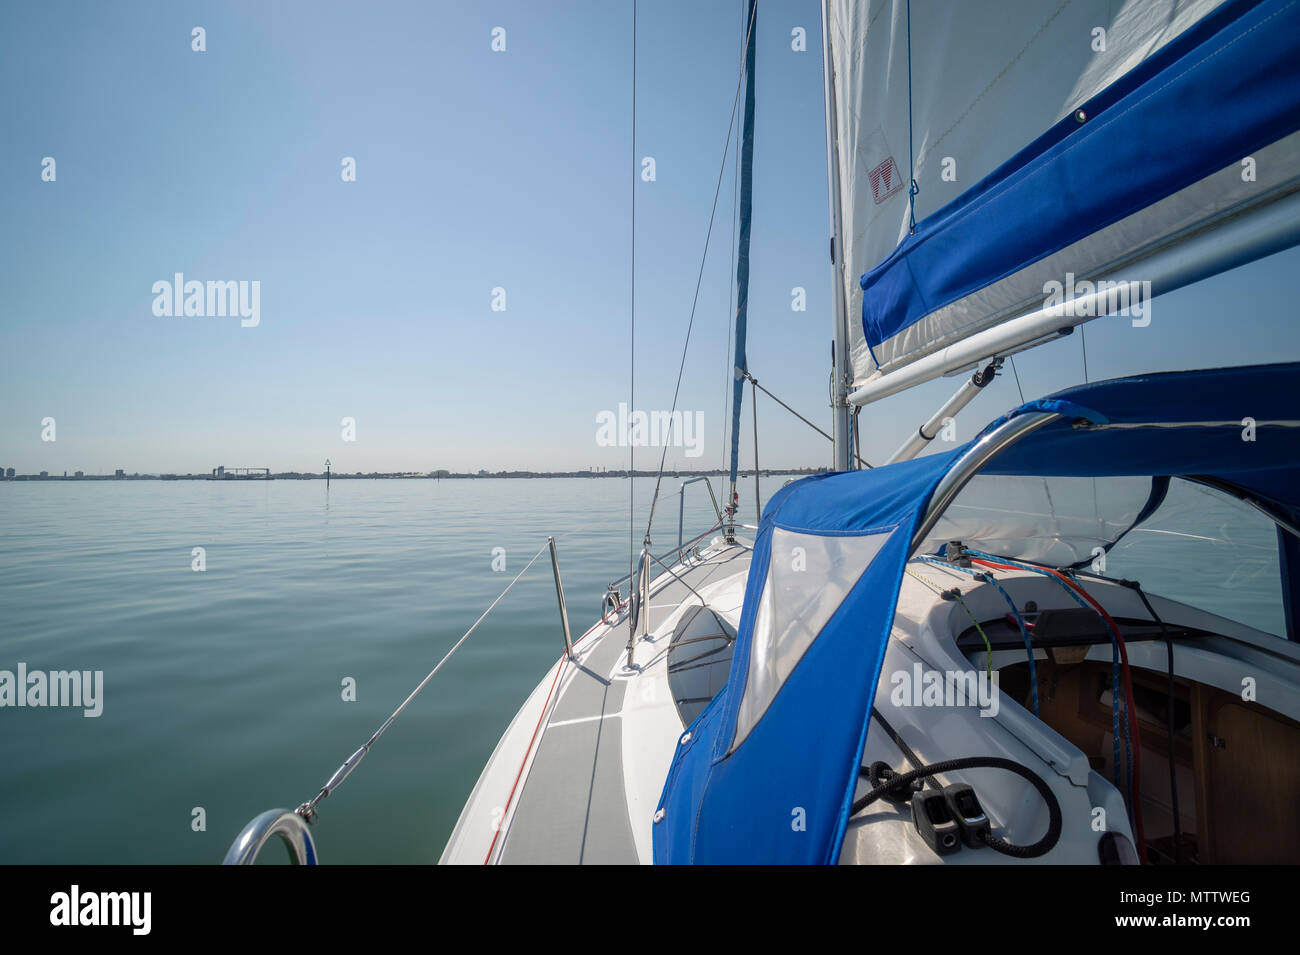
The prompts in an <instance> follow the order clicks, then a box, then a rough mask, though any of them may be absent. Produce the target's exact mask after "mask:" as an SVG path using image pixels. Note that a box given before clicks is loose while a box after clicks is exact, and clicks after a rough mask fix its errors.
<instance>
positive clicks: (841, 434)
mask: <svg viewBox="0 0 1300 955" xmlns="http://www.w3.org/2000/svg"><path fill="white" fill-rule="evenodd" d="M830 23H831V20H830V8H829V7H828V5H827V2H826V0H822V78H823V82H824V83H825V87H826V187H827V189H828V190H829V192H830V203H829V205H830V220H831V222H830V225H831V241H830V246H831V303H832V316H831V317H832V335H833V339H832V344H831V412H832V415H833V417H834V420H833V427H832V428H831V437H832V440H833V444H832V447H833V448H834V451H833V454H834V460H833V461H832V467H834V469H835V470H836V471H847V470H849V468H850V466H851V462H852V455H851V454H850V453H849V444H850V440H851V435H850V430H849V429H850V419H849V401H848V394H849V383H850V382H851V381H852V380H853V369H852V364H851V362H850V360H849V354H848V351H849V327H848V321H847V312H848V309H847V307H846V306H845V303H844V269H843V267H842V266H841V264H840V259H841V258H842V257H843V253H842V248H843V246H842V244H841V243H840V163H839V152H838V150H837V148H836V137H835V84H834V82H833V67H832V66H831V51H830V33H831V31H830ZM858 453H859V454H861V453H862V452H861V449H858Z"/></svg>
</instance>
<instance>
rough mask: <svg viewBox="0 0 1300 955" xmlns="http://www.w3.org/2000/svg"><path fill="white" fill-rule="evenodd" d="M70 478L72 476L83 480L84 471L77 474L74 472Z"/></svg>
mask: <svg viewBox="0 0 1300 955" xmlns="http://www.w3.org/2000/svg"><path fill="white" fill-rule="evenodd" d="M72 476H73V477H78V478H84V477H85V476H86V472H85V471H77V472H75V473H74V474H73V475H72Z"/></svg>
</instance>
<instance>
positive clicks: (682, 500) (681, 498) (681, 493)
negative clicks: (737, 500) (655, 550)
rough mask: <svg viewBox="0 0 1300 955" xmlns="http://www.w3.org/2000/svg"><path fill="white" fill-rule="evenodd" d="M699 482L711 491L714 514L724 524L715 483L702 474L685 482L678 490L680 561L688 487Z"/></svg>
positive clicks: (678, 547)
mask: <svg viewBox="0 0 1300 955" xmlns="http://www.w3.org/2000/svg"><path fill="white" fill-rule="evenodd" d="M697 481H703V482H704V486H705V487H706V488H708V489H709V499H710V500H711V501H713V513H714V514H716V515H717V516H718V523H719V524H721V523H722V508H720V507H718V498H717V496H716V495H715V494H714V493H713V482H712V481H710V480H709V476H708V475H707V474H700V475H698V476H696V477H693V478H690V479H689V480H686V481H683V482H682V486H681V487H679V488H678V489H677V556H678V558H679V559H680V557H681V553H682V526H683V523H684V520H685V517H686V486H687V485H688V484H695V483H696V482H697ZM706 533H707V532H706ZM665 556H666V555H665Z"/></svg>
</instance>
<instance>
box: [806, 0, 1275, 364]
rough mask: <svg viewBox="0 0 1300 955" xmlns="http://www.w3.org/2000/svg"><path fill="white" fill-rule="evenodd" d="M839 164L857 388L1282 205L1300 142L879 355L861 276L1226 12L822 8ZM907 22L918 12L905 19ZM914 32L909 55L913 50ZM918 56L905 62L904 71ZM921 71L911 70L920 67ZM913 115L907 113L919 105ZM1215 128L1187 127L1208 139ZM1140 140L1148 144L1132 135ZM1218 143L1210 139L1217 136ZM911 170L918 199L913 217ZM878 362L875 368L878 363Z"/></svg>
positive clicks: (1121, 227) (1075, 6)
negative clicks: (1052, 295)
mask: <svg viewBox="0 0 1300 955" xmlns="http://www.w3.org/2000/svg"><path fill="white" fill-rule="evenodd" d="M827 3H828V10H827V14H828V22H829V35H828V40H829V50H830V56H831V68H832V71H833V73H832V78H831V86H832V90H833V95H834V99H835V102H834V106H835V116H836V122H835V129H834V142H835V158H836V160H837V162H838V169H839V182H840V195H839V202H840V213H841V223H842V225H841V230H842V235H841V237H840V246H841V249H842V254H841V255H840V257H839V261H840V262H841V263H842V264H841V272H840V276H839V278H840V281H842V282H843V284H844V293H845V301H846V303H847V304H846V307H847V316H848V322H847V324H848V326H849V329H850V343H849V344H850V353H851V357H852V362H853V373H854V383H855V385H860V384H862V383H863V382H864V381H867V380H868V379H870V378H872V377H873V376H876V375H879V374H880V373H881V372H885V373H887V372H889V371H891V370H894V369H896V368H898V367H901V366H903V365H905V364H907V363H909V362H911V361H914V360H916V359H918V358H920V357H922V356H924V355H926V354H929V353H931V352H933V351H935V350H937V349H939V348H942V347H944V346H945V345H948V344H951V343H953V342H954V341H958V340H961V339H963V338H965V337H967V336H969V335H970V334H972V333H974V332H976V331H980V330H983V329H985V328H989V327H991V326H992V325H996V324H998V323H999V322H1001V321H1003V320H1005V319H1007V318H1011V317H1013V316H1015V315H1017V314H1020V313H1021V311H1022V310H1024V309H1025V308H1027V307H1030V306H1038V305H1041V304H1042V293H1043V286H1044V282H1045V281H1047V280H1049V279H1052V278H1057V277H1061V276H1064V275H1065V273H1066V272H1073V273H1075V274H1077V275H1078V277H1079V278H1080V279H1084V278H1095V277H1097V276H1098V275H1099V274H1101V270H1103V269H1106V268H1111V267H1115V266H1117V265H1118V266H1120V267H1122V266H1123V265H1125V264H1126V263H1127V262H1129V261H1131V260H1132V257H1133V254H1134V253H1135V252H1138V251H1140V250H1143V249H1149V248H1151V247H1153V246H1154V244H1155V243H1158V242H1167V241H1168V240H1169V237H1171V236H1175V235H1178V234H1181V233H1186V232H1188V231H1190V230H1191V229H1193V228H1195V227H1196V226H1198V225H1199V224H1201V223H1203V222H1204V221H1205V220H1207V219H1209V218H1211V217H1213V216H1218V215H1223V214H1225V213H1227V212H1230V211H1232V210H1234V209H1236V208H1237V207H1238V206H1239V205H1240V204H1241V203H1242V202H1243V201H1244V200H1245V199H1252V198H1257V197H1259V196H1261V195H1264V194H1266V193H1268V192H1269V191H1270V190H1274V191H1277V190H1281V189H1282V188H1283V187H1284V186H1286V184H1287V183H1289V182H1292V181H1294V179H1295V176H1296V173H1297V170H1298V169H1300V162H1298V161H1297V159H1298V158H1300V152H1298V151H1297V142H1296V140H1297V137H1296V136H1295V135H1290V136H1287V137H1286V138H1285V139H1282V140H1280V141H1279V142H1276V143H1274V144H1272V145H1270V146H1268V147H1267V149H1268V150H1269V152H1267V153H1266V154H1265V153H1260V154H1257V155H1256V156H1255V158H1256V159H1257V160H1258V163H1257V166H1256V169H1257V172H1256V171H1255V170H1252V172H1254V174H1255V176H1256V178H1254V179H1252V180H1251V181H1249V182H1247V181H1244V180H1243V177H1242V176H1241V175H1239V170H1238V169H1236V168H1235V164H1234V166H1233V167H1230V168H1225V169H1222V170H1220V172H1219V173H1218V174H1216V176H1211V177H1209V178H1208V180H1207V181H1205V182H1201V183H1198V184H1197V185H1196V187H1193V188H1186V189H1183V190H1181V191H1180V192H1177V193H1175V194H1173V195H1171V196H1169V197H1167V198H1165V199H1164V200H1162V201H1161V202H1159V203H1156V204H1155V206H1153V207H1149V208H1147V209H1143V210H1141V211H1139V212H1136V213H1134V214H1133V215H1130V216H1127V217H1126V218H1124V219H1121V220H1120V221H1119V222H1116V223H1113V224H1111V225H1110V226H1109V227H1107V228H1103V229H1100V230H1098V231H1097V232H1095V233H1092V234H1090V235H1086V236H1083V237H1081V238H1080V239H1078V240H1077V241H1075V242H1073V243H1072V244H1070V245H1069V246H1068V247H1067V248H1063V249H1058V250H1056V251H1055V252H1054V253H1053V254H1051V255H1048V256H1046V257H1044V258H1041V259H1039V260H1038V261H1035V262H1033V263H1032V264H1031V265H1028V266H1027V267H1025V268H1023V269H1022V270H1019V271H1018V272H1017V273H1016V274H1009V275H1004V276H998V277H997V278H998V281H996V282H994V283H990V284H988V285H987V286H985V287H983V288H980V289H977V290H974V291H972V292H971V294H966V295H962V296H961V297H960V298H959V299H957V300H954V301H948V302H943V303H938V304H937V305H936V307H934V308H933V309H931V310H929V311H927V312H926V313H925V314H924V315H923V316H920V317H919V318H918V319H917V320H915V321H914V323H912V324H910V325H908V326H907V327H905V328H902V329H900V330H898V331H897V332H896V333H895V334H891V335H889V336H888V337H885V336H881V339H882V340H880V341H878V342H875V343H872V344H873V345H874V348H873V347H872V345H869V343H868V341H867V339H866V337H865V336H864V330H863V317H862V299H863V292H862V289H861V287H860V284H859V281H860V279H861V278H862V276H863V274H864V273H866V272H868V271H869V270H871V269H873V268H874V267H876V266H877V265H879V264H880V263H881V262H882V261H883V260H885V259H886V258H887V257H889V256H890V255H891V253H893V252H894V251H895V249H896V247H898V246H899V244H900V243H901V242H903V241H904V240H905V239H907V238H908V236H909V230H910V226H911V223H912V221H913V216H914V219H915V221H916V222H921V221H922V220H924V219H925V218H926V217H927V216H930V215H931V214H932V213H934V212H936V211H937V210H940V209H942V208H943V207H945V206H946V205H948V204H949V203H951V202H953V200H955V199H957V198H958V197H959V196H962V195H963V194H964V193H966V192H967V191H968V190H970V189H971V187H972V186H974V185H976V184H978V183H980V182H981V180H983V179H985V177H987V176H989V175H990V174H991V173H993V172H994V171H995V170H997V169H998V167H999V166H1002V165H1003V164H1004V163H1006V162H1007V160H1008V159H1010V158H1011V157H1013V156H1015V155H1016V154H1017V153H1018V152H1019V151H1021V150H1022V149H1024V148H1025V147H1026V146H1028V145H1029V144H1031V143H1033V142H1034V141H1035V140H1037V139H1038V138H1039V137H1040V136H1042V135H1043V134H1044V132H1045V131H1047V130H1049V128H1051V127H1053V125H1054V124H1056V123H1058V122H1059V121H1060V120H1062V119H1063V118H1066V117H1070V116H1072V115H1075V113H1076V110H1078V108H1079V106H1080V104H1084V103H1086V102H1088V101H1089V100H1090V99H1091V98H1092V97H1094V96H1096V95H1097V94H1098V93H1099V92H1101V91H1103V90H1105V89H1107V88H1108V87H1110V86H1111V84H1113V83H1114V82H1115V81H1116V80H1117V79H1119V78H1121V77H1123V76H1125V74H1127V73H1129V72H1130V71H1131V70H1133V69H1135V68H1136V67H1138V66H1139V65H1141V64H1142V63H1143V62H1144V61H1146V60H1148V59H1149V58H1150V57H1152V56H1153V55H1154V54H1156V53H1157V52H1158V51H1160V50H1161V49H1163V48H1164V47H1165V46H1166V45H1168V44H1169V43H1171V42H1172V41H1174V40H1175V39H1177V38H1178V37H1180V36H1181V35H1182V34H1184V33H1185V31H1187V30H1188V29H1189V28H1192V27H1193V26H1195V25H1196V24H1197V23H1198V22H1200V21H1201V20H1202V19H1203V18H1204V17H1206V16H1207V15H1209V14H1211V13H1213V12H1214V11H1215V10H1216V8H1218V7H1219V6H1220V2H1219V0H1182V2H1178V0H1129V2H1127V3H1124V4H1123V5H1122V6H1120V7H1119V8H1118V11H1117V12H1116V11H1115V9H1114V8H1115V7H1116V4H1114V3H1108V2H1105V0H1061V2H1049V3H1044V2H1042V0H1003V2H999V3H997V4H983V3H978V4H977V3H961V4H954V3H946V2H939V0H912V2H911V3H910V4H909V3H908V0H877V2H872V3H869V4H868V3H861V2H854V0H827ZM909 7H910V9H909ZM909 16H910V43H909ZM909 53H910V56H909ZM909 60H910V63H909ZM909 101H910V104H909ZM1208 119H1209V118H1208V117H1195V116H1192V117H1187V121H1188V122H1189V123H1202V122H1207V123H1208ZM1133 134H1134V135H1141V130H1134V131H1133ZM1212 134H1213V133H1212V130H1210V129H1207V130H1206V135H1207V136H1208V135H1212ZM909 169H911V170H912V172H911V176H912V177H913V178H915V180H916V182H917V184H918V191H917V192H916V195H915V199H914V201H915V210H914V213H913V210H912V209H911V208H910V207H909V189H908V180H909ZM873 351H874V355H873Z"/></svg>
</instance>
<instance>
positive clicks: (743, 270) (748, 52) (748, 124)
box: [727, 0, 758, 538]
mask: <svg viewBox="0 0 1300 955" xmlns="http://www.w3.org/2000/svg"><path fill="white" fill-rule="evenodd" d="M757 17H758V0H752V2H751V3H750V4H749V10H748V14H747V16H746V18H745V35H746V37H747V38H748V39H747V40H746V44H745V120H744V126H743V127H742V132H741V151H740V240H739V242H738V244H737V248H736V357H735V362H734V368H733V373H734V377H735V381H734V382H733V384H732V401H731V493H730V494H729V495H728V497H727V522H728V524H727V537H728V538H730V537H731V536H732V534H733V533H734V526H735V515H736V471H737V469H738V467H739V464H740V406H741V402H742V401H743V400H744V396H745V375H746V373H747V372H748V370H749V365H748V362H747V361H746V358H745V327H746V325H747V323H748V318H749V231H750V224H751V222H750V220H751V215H750V213H751V212H752V205H753V194H754V59H755V47H756V42H755V41H756V40H757V38H758V30H757V28H756V20H757ZM755 470H757V468H755Z"/></svg>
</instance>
